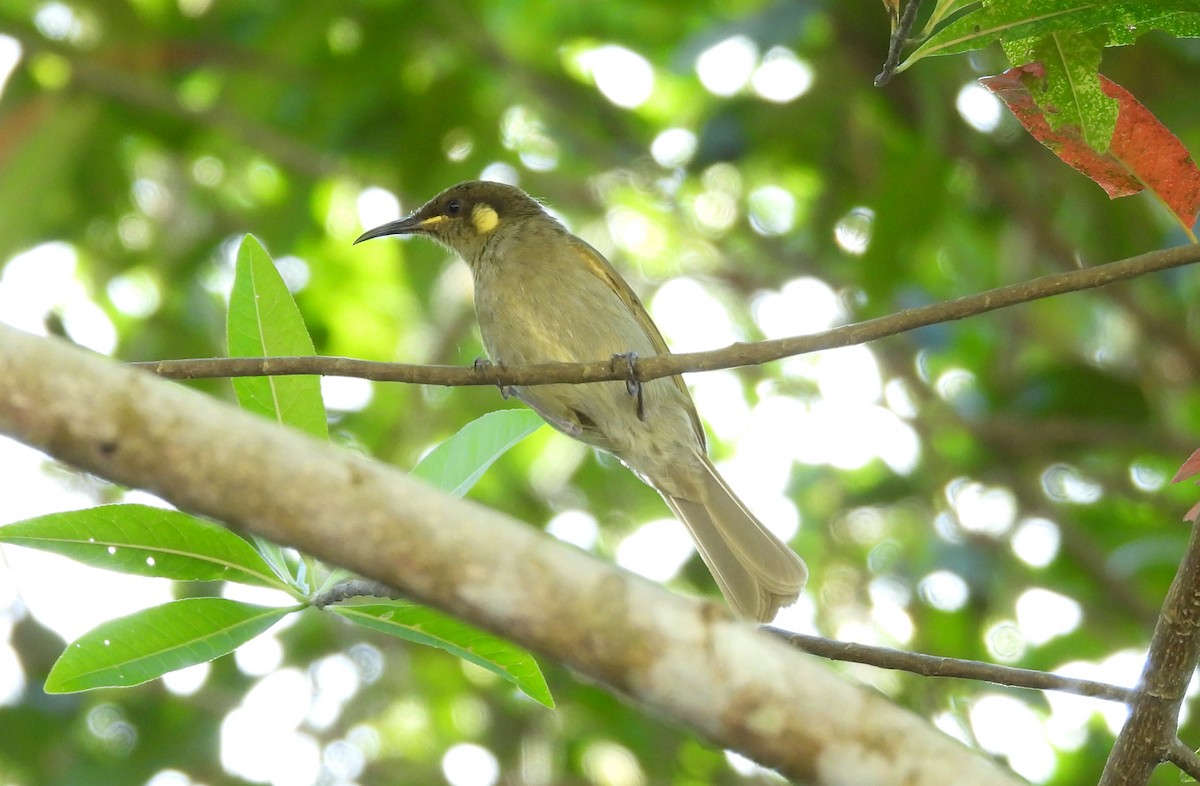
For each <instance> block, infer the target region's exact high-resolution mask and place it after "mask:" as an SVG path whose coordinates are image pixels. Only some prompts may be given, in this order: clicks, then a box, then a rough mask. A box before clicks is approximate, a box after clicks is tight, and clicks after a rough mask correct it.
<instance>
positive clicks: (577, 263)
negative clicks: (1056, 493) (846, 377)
mask: <svg viewBox="0 0 1200 786" xmlns="http://www.w3.org/2000/svg"><path fill="white" fill-rule="evenodd" d="M400 234H415V235H424V236H426V237H429V238H432V239H433V240H436V241H438V242H439V243H441V244H442V245H444V246H446V247H447V248H449V249H450V250H452V251H454V252H455V253H456V254H458V255H459V256H460V257H462V258H463V260H464V261H466V263H467V264H468V265H469V266H470V268H471V273H472V276H473V278H474V281H475V311H476V314H477V315H478V318H479V329H480V333H481V335H482V336H483V343H484V346H485V347H486V348H487V351H488V354H489V355H490V356H491V358H492V360H494V361H495V362H497V363H504V364H507V365H522V364H531V363H550V362H556V361H557V362H584V361H594V360H601V359H605V358H608V357H611V356H613V355H617V354H624V353H628V352H635V353H637V355H639V356H641V357H647V356H650V355H657V354H662V353H666V352H669V351H670V350H668V349H667V345H666V342H665V341H664V340H663V337H662V335H661V334H660V333H659V332H658V328H656V327H655V326H654V323H653V322H652V321H651V320H650V315H649V314H648V313H647V312H646V309H645V308H644V307H643V306H642V304H641V302H640V301H639V300H638V298H637V296H636V295H635V294H634V293H633V290H632V289H630V287H629V285H628V284H627V283H626V282H625V281H624V279H622V278H621V277H620V275H618V274H617V272H616V271H615V270H614V269H613V268H612V266H611V265H610V264H609V263H608V261H607V260H606V259H605V258H604V257H603V256H602V255H601V254H600V252H598V251H596V250H595V249H594V248H592V247H591V246H589V245H588V244H587V243H585V242H584V241H582V240H580V239H579V238H577V237H575V236H574V235H572V234H571V233H569V232H568V231H567V230H566V229H565V228H564V227H563V226H562V225H561V224H560V223H559V222H558V221H556V220H555V219H554V218H553V217H552V216H550V215H549V214H548V213H546V211H545V210H543V209H542V206H541V205H540V204H539V203H538V202H537V201H536V200H534V199H533V198H531V197H530V196H529V195H527V194H526V193H525V192H523V191H521V190H520V189H518V188H515V187H513V186H509V185H504V184H502V183H491V182H481V181H472V182H466V183H459V184H458V185H456V186H452V187H451V188H448V189H447V190H445V191H443V192H442V193H441V194H439V195H437V196H436V197H434V198H433V199H431V200H430V201H429V202H428V203H427V204H425V205H424V206H423V207H421V208H420V209H419V210H417V211H416V212H415V213H413V214H412V215H410V216H408V217H407V218H402V219H400V220H398V221H393V222H391V223H389V224H384V225H383V226H381V227H378V228H376V229H372V230H370V231H369V232H366V233H365V234H363V235H362V237H360V238H359V239H358V240H357V241H355V242H359V241H362V240H368V239H370V238H374V237H381V236H383V235H400ZM514 393H515V394H516V395H517V396H519V397H520V398H521V400H522V401H524V402H526V403H527V404H529V406H531V407H532V408H533V409H534V410H536V411H537V412H538V413H539V414H540V415H541V416H542V417H543V418H545V419H546V421H547V422H548V423H549V424H550V425H552V426H554V427H555V428H557V429H558V430H559V431H562V432H564V433H566V434H568V435H570V436H572V437H575V438H577V439H580V440H582V441H583V442H586V443H587V444H589V445H594V446H595V447H598V448H603V449H604V450H607V451H609V452H610V453H613V454H614V455H616V456H617V457H618V458H620V459H621V461H622V462H623V463H625V465H626V466H628V467H629V468H630V469H632V470H633V471H634V472H636V473H637V474H638V475H639V476H640V477H642V479H644V480H646V481H647V482H648V483H650V485H652V486H653V487H654V488H655V489H657V490H658V491H659V493H660V494H662V496H663V499H664V500H666V502H667V505H668V506H670V508H671V510H672V511H673V512H674V513H675V515H676V516H677V517H678V518H679V519H680V520H681V521H682V522H683V523H684V524H685V525H686V526H687V528H688V530H689V532H690V533H691V535H692V538H693V539H694V540H695V542H696V547H697V549H698V550H699V552H700V556H701V557H702V558H703V559H704V562H705V564H706V565H707V566H708V568H709V570H710V571H712V574H713V576H714V577H715V578H716V580H717V584H718V585H719V586H720V588H721V592H722V593H723V594H724V596H725V598H726V600H727V601H728V602H729V605H730V606H731V607H732V608H733V610H734V611H735V612H736V613H737V614H738V615H739V616H742V617H747V618H750V619H754V620H758V621H762V622H767V621H770V620H771V619H773V618H774V616H775V613H776V612H777V611H778V610H779V609H780V608H781V607H783V606H787V605H789V604H791V603H792V602H794V601H795V600H796V598H797V597H798V596H799V593H800V590H801V589H803V587H804V583H805V581H806V580H807V578H808V571H807V569H806V568H805V565H804V561H803V560H801V559H800V557H799V556H797V555H796V553H795V552H794V551H792V549H791V548H789V547H788V546H787V545H786V544H785V543H783V542H782V541H780V540H779V539H778V538H777V537H775V536H774V535H773V534H771V532H770V531H769V530H768V529H767V528H766V527H764V526H763V525H762V523H761V522H759V521H758V519H756V518H755V517H754V515H753V514H751V513H750V511H748V510H747V509H746V507H745V506H744V505H743V504H742V503H741V501H740V500H739V499H738V498H737V496H735V495H734V493H733V492H732V491H731V490H730V489H729V487H728V486H727V485H726V484H725V481H724V480H723V479H722V478H721V476H720V475H718V474H717V471H716V470H715V469H714V468H713V465H712V462H710V461H709V459H708V455H707V452H706V449H705V441H704V429H703V427H702V426H701V425H700V419H699V417H698V416H697V414H696V408H695V406H694V405H693V404H692V399H691V396H690V395H689V394H688V391H687V387H686V386H685V385H684V383H683V379H682V378H681V377H668V378H665V379H656V380H652V381H650V382H646V383H643V387H642V393H641V411H640V412H639V399H638V398H637V397H635V396H632V395H630V392H629V390H628V388H627V385H626V383H625V382H598V383H592V384H587V385H565V384H564V385H536V386H530V387H526V388H517V389H515V390H514Z"/></svg>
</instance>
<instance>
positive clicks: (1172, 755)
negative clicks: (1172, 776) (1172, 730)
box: [1167, 737, 1200, 780]
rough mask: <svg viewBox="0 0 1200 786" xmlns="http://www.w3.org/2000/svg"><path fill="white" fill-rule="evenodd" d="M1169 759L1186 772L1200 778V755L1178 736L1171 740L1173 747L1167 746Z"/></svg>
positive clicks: (1197, 778)
mask: <svg viewBox="0 0 1200 786" xmlns="http://www.w3.org/2000/svg"><path fill="white" fill-rule="evenodd" d="M1167 761H1169V762H1171V763H1172V764H1174V765H1175V766H1176V767H1178V768H1179V769H1180V770H1182V771H1183V772H1184V773H1185V774H1187V775H1190V776H1191V777H1193V778H1195V779H1196V780H1200V756H1197V755H1196V752H1195V751H1193V750H1192V749H1191V748H1189V747H1188V746H1186V745H1184V744H1183V741H1182V740H1180V739H1179V738H1178V737H1176V738H1175V739H1173V740H1171V747H1169V748H1167Z"/></svg>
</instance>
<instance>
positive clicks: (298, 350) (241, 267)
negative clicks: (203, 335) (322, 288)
mask: <svg viewBox="0 0 1200 786" xmlns="http://www.w3.org/2000/svg"><path fill="white" fill-rule="evenodd" d="M226 333H227V336H228V344H229V356H230V357H269V356H272V355H276V356H286V355H313V354H316V350H315V349H314V348H313V343H312V339H311V338H310V337H309V335H308V330H307V328H305V326H304V320H303V319H302V318H301V317H300V309H298V308H297V307H296V302H295V301H294V300H293V299H292V295H291V293H290V292H288V289H287V286H286V285H285V284H284V283H283V278H282V277H280V275H279V271H278V270H276V269H275V263H274V262H272V261H271V257H270V256H269V255H268V254H267V252H266V251H265V250H264V249H263V247H262V245H261V244H259V242H258V241H257V240H255V239H254V237H253V236H252V235H246V237H245V238H244V239H243V240H242V245H241V247H240V248H239V249H238V255H237V268H236V271H235V273H234V279H233V291H232V292H231V293H230V296H229V316H228V319H227V323H226ZM233 389H234V391H235V392H236V393H237V397H238V402H239V403H240V404H241V405H242V408H243V409H246V410H249V411H250V412H257V413H259V414H261V415H265V416H266V417H268V418H271V419H272V420H275V421H277V422H279V423H283V424H285V425H288V426H293V427H294V428H298V429H300V430H301V431H304V432H307V433H309V434H311V435H313V436H314V437H319V438H321V439H328V438H329V429H328V426H327V425H326V422H325V405H324V403H323V402H322V400H321V384H320V381H319V380H318V378H317V377H315V376H311V375H306V376H287V377H273V376H267V377H235V378H234V380H233Z"/></svg>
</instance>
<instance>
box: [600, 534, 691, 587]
mask: <svg viewBox="0 0 1200 786" xmlns="http://www.w3.org/2000/svg"><path fill="white" fill-rule="evenodd" d="M695 551H696V548H695V546H694V545H693V544H692V539H691V537H690V536H689V535H688V533H687V530H686V529H684V527H683V525H682V524H680V523H679V522H678V521H676V520H675V519H673V518H671V519H655V520H654V521H648V522H646V523H645V524H643V525H641V526H640V527H638V528H637V529H636V530H634V531H633V532H632V533H631V534H629V535H627V536H625V537H624V538H623V539H622V540H621V544H620V545H619V546H617V554H616V559H617V564H618V565H620V566H621V567H622V568H625V569H626V570H629V571H632V572H634V573H637V574H638V575H640V576H645V577H646V578H648V579H650V580H651V581H659V582H663V581H667V580H669V579H672V578H674V577H675V575H676V574H677V573H679V569H680V568H682V567H683V564H684V563H685V562H687V561H688V559H690V558H691V556H692V554H693V553H695Z"/></svg>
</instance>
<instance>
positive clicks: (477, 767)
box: [442, 742, 500, 786]
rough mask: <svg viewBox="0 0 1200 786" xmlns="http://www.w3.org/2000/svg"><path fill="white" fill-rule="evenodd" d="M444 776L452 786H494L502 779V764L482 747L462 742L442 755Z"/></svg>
mask: <svg viewBox="0 0 1200 786" xmlns="http://www.w3.org/2000/svg"><path fill="white" fill-rule="evenodd" d="M442 774H443V775H445V776H446V781H447V782H448V783H449V784H450V786H493V785H494V784H495V783H496V781H498V780H499V779H500V762H499V761H497V760H496V755H495V754H494V753H492V752H491V751H490V750H488V749H487V748H485V747H483V746H482V745H476V744H475V743H473V742H460V743H458V744H456V745H451V746H450V748H449V749H447V751H446V752H445V753H444V754H443V755H442Z"/></svg>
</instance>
